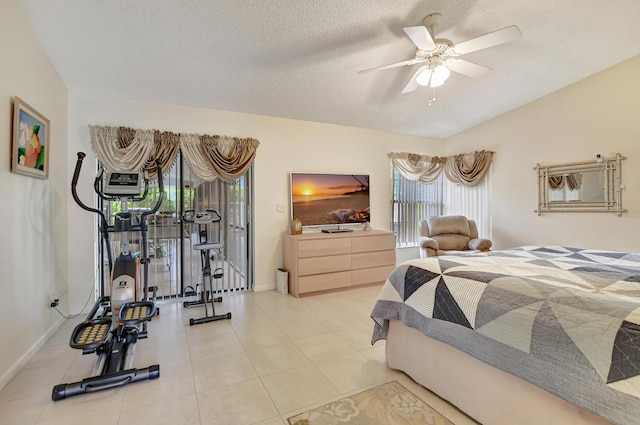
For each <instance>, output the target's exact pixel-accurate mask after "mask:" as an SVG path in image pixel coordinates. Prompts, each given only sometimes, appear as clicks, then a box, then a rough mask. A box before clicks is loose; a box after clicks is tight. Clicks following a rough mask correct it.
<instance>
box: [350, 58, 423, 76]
mask: <svg viewBox="0 0 640 425" xmlns="http://www.w3.org/2000/svg"><path fill="white" fill-rule="evenodd" d="M415 63H417V62H416V60H415V59H409V60H406V61H402V62H396V63H390V64H389V65H382V66H378V67H375V68H370V69H363V70H362V71H358V74H365V73H367V72H371V71H380V70H382V69H390V68H397V67H399V66H405V65H413V64H415Z"/></svg>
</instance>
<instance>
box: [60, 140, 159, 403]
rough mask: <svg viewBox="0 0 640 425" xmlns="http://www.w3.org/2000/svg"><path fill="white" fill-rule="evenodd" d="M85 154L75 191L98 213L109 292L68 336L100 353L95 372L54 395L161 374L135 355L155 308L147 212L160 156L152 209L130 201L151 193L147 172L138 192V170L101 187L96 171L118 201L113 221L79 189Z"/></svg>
mask: <svg viewBox="0 0 640 425" xmlns="http://www.w3.org/2000/svg"><path fill="white" fill-rule="evenodd" d="M84 157H85V154H84V153H83V152H78V160H77V162H76V168H75V171H74V174H73V180H72V182H71V193H72V195H73V199H74V200H75V201H76V203H77V204H78V205H79V206H80V207H81V208H82V209H84V210H86V211H89V212H92V213H95V214H98V216H99V217H100V234H101V239H102V241H103V242H104V245H105V250H106V253H107V258H108V261H109V271H110V272H111V282H110V285H109V289H110V292H109V295H105V294H104V289H105V288H104V287H102V288H101V294H100V295H101V298H100V299H99V300H98V301H97V302H96V303H95V305H94V306H93V308H92V310H91V312H90V313H89V314H88V315H87V318H86V319H85V321H84V322H82V323H80V324H79V325H77V326H76V327H75V329H74V330H73V332H72V334H71V339H70V341H69V345H70V346H71V347H72V348H76V349H79V350H82V354H91V353H96V354H97V355H98V360H97V362H96V365H95V366H94V368H93V373H92V376H91V377H89V378H85V379H83V380H82V381H79V382H74V383H70V384H59V385H56V386H55V387H53V392H52V394H51V398H52V399H53V401H58V400H63V399H65V398H68V397H71V396H74V395H78V394H84V393H89V392H95V391H100V390H105V389H109V388H114V387H119V386H122V385H126V384H129V383H132V382H138V381H143V380H147V379H156V378H158V377H159V376H160V365H157V364H155V365H151V366H149V367H146V368H143V369H137V368H135V367H133V357H134V354H135V344H136V342H137V340H138V339H139V338H140V339H141V338H146V337H147V323H146V322H147V321H149V320H151V318H152V317H153V316H154V315H155V314H156V305H155V299H156V288H155V287H149V285H148V280H149V258H148V254H147V229H148V224H147V222H146V217H147V216H149V215H151V214H155V213H156V211H158V209H159V208H160V206H161V204H162V201H163V199H164V187H163V183H162V170H161V161H160V160H159V159H158V160H156V167H157V174H158V187H159V196H158V200H157V202H156V204H155V205H154V207H153V208H152V209H150V210H147V211H144V212H143V213H142V214H140V215H139V216H133V215H132V214H131V212H130V211H129V209H128V203H129V202H132V201H133V202H142V201H144V200H145V199H146V197H147V195H148V193H149V179H148V178H147V175H146V174H145V176H144V192H143V194H142V195H140V192H141V189H142V178H141V175H140V174H139V173H137V172H112V173H108V174H107V178H106V183H105V186H104V189H101V183H102V174H103V173H102V172H101V173H99V174H98V176H97V177H96V179H95V182H94V190H95V192H96V193H97V194H98V196H99V197H100V198H101V199H103V200H104V201H120V206H121V211H120V212H119V213H117V214H116V215H115V217H114V223H113V225H110V224H109V221H108V220H107V217H106V215H105V214H104V212H103V211H101V210H99V209H96V208H91V207H88V206H87V205H85V204H84V203H83V202H82V201H81V200H80V198H79V197H78V194H77V192H76V186H77V183H78V178H79V176H80V169H81V168H82V160H83V159H84ZM132 232H139V233H140V235H141V245H142V246H141V250H140V258H137V256H136V255H134V254H133V253H132V252H131V250H130V249H129V234H130V233H132ZM111 233H117V234H119V235H120V244H121V252H120V254H119V255H118V257H117V258H116V259H115V262H114V261H113V259H112V253H111V243H110V241H109V234H111ZM140 264H142V269H143V270H142V272H143V273H142V279H139V265H140ZM140 280H142V282H140Z"/></svg>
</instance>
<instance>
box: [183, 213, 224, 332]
mask: <svg viewBox="0 0 640 425" xmlns="http://www.w3.org/2000/svg"><path fill="white" fill-rule="evenodd" d="M182 220H183V221H184V222H185V223H191V224H197V225H198V238H199V243H197V244H194V245H193V249H194V250H196V251H200V264H201V266H202V286H203V288H201V291H200V298H199V299H198V300H196V301H184V302H183V305H184V306H185V307H199V306H204V314H205V315H204V317H201V318H199V319H193V318H192V319H189V325H190V326H193V325H199V324H201V323H208V322H214V321H217V320H225V319H231V313H227V314H218V315H216V311H215V306H214V303H217V302H222V297H214V295H213V294H214V290H213V280H214V279H222V277H223V276H224V271H223V269H222V267H218V266H222V260H221V259H220V257H221V256H222V249H223V248H224V243H222V242H220V241H219V239H220V231H218V240H217V241H209V240H208V239H209V238H208V233H209V226H210V225H218V226H219V225H220V220H222V216H221V215H220V213H219V212H218V211H216V210H206V211H202V212H196V211H195V210H187V211H185V212H184V214H183V216H182ZM219 259H220V261H218V260H219ZM211 260H214V261H215V264H216V267H215V269H214V270H213V273H212V272H211ZM207 282H208V283H209V289H208V290H207V289H206V287H205V285H206V284H207ZM187 288H191V291H190V293H192V294H194V293H195V294H197V290H196V291H194V290H193V288H192V287H187ZM196 288H197V286H196ZM185 289H186V288H185ZM209 303H211V315H209V308H208V306H207V305H208V304H209Z"/></svg>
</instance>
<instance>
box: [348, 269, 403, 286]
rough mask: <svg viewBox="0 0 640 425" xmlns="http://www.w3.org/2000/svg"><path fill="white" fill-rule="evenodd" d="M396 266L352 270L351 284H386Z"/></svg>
mask: <svg viewBox="0 0 640 425" xmlns="http://www.w3.org/2000/svg"><path fill="white" fill-rule="evenodd" d="M393 267H394V266H382V267H370V268H368V269H360V270H352V271H351V284H352V285H364V284H366V283H384V282H385V281H386V280H387V278H388V277H389V275H390V274H391V271H393Z"/></svg>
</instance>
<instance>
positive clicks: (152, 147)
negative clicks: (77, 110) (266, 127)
mask: <svg viewBox="0 0 640 425" xmlns="http://www.w3.org/2000/svg"><path fill="white" fill-rule="evenodd" d="M89 129H90V132H91V146H92V147H93V150H94V152H95V153H96V155H97V156H98V160H99V161H100V163H101V164H102V165H103V166H104V167H105V168H106V169H107V170H109V171H114V170H121V171H142V170H144V171H147V172H148V173H149V176H150V178H151V179H152V180H155V179H156V178H157V176H156V173H157V170H156V164H155V160H156V159H157V158H159V159H160V160H161V163H162V169H163V170H169V169H170V168H171V167H172V166H173V164H174V163H175V161H176V158H177V157H178V152H179V151H182V154H183V155H184V158H185V160H186V163H187V166H188V167H189V168H190V169H191V171H192V172H193V173H194V174H195V175H196V176H198V178H199V179H200V180H202V181H211V180H214V179H216V178H221V179H222V180H225V181H230V182H233V181H235V180H237V179H238V178H239V177H241V176H243V175H244V174H245V173H246V172H247V170H248V169H249V167H250V166H251V164H253V161H254V159H255V156H256V151H257V149H258V146H259V145H260V142H258V141H257V140H256V139H251V138H247V139H240V138H236V137H227V136H217V135H216V136H211V135H201V134H186V133H181V134H176V133H172V132H168V131H163V132H161V131H159V130H141V129H133V128H128V127H108V126H98V125H91V126H89Z"/></svg>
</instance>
